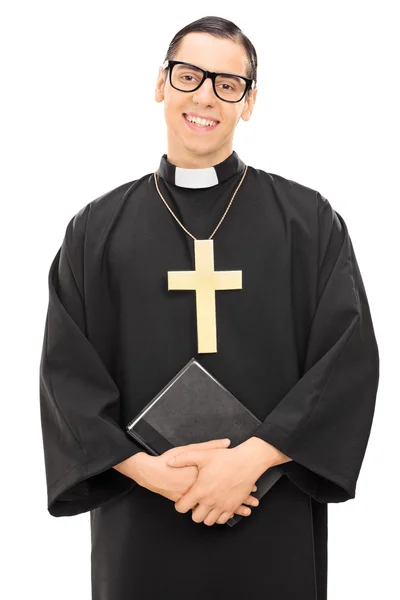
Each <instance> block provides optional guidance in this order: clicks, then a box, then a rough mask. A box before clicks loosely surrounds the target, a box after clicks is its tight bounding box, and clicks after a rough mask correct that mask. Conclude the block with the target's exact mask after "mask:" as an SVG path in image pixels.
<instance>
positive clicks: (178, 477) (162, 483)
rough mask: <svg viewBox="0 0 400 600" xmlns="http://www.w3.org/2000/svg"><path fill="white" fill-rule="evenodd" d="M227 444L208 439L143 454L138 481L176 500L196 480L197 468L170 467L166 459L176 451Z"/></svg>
mask: <svg viewBox="0 0 400 600" xmlns="http://www.w3.org/2000/svg"><path fill="white" fill-rule="evenodd" d="M229 444H230V441H229ZM229 444H224V443H223V441H222V440H210V441H207V442H201V443H198V444H189V445H186V446H177V447H175V448H170V449H169V450H167V451H166V452H164V453H163V454H161V455H160V456H150V455H148V454H144V455H143V457H142V459H141V462H140V464H139V465H138V469H139V472H140V476H139V478H138V483H139V484H140V485H141V486H142V487H145V488H146V489H148V490H150V491H151V492H154V493H156V494H160V495H161V496H164V497H165V498H168V499H169V500H172V501H174V502H177V501H178V500H180V499H181V498H182V496H183V495H184V494H185V493H186V492H187V491H188V490H189V489H190V488H191V486H192V485H193V483H194V482H195V481H196V479H197V475H198V468H197V467H196V466H188V467H186V468H183V469H171V467H169V466H168V465H167V459H168V458H170V456H172V455H173V454H174V453H176V452H177V451H191V450H194V449H196V451H197V452H204V451H205V450H210V449H216V448H226V447H227V445H229Z"/></svg>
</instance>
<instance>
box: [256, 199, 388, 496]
mask: <svg viewBox="0 0 400 600" xmlns="http://www.w3.org/2000/svg"><path fill="white" fill-rule="evenodd" d="M317 196H318V199H319V205H318V211H319V212H318V215H319V240H318V290H317V301H316V310H315V313H314V316H313V320H312V325H311V328H310V332H309V338H308V345H307V353H306V359H305V367H304V370H303V373H302V376H301V378H300V379H299V380H298V381H297V383H296V384H295V385H294V386H293V387H292V388H291V389H290V390H289V391H288V392H287V393H286V394H285V396H284V397H283V398H282V399H281V400H280V401H279V402H278V404H277V405H276V407H275V408H274V409H273V410H272V411H271V412H270V413H269V415H268V416H267V417H266V419H265V420H264V421H263V422H262V423H261V425H260V426H259V427H258V428H257V430H256V431H255V432H254V434H253V435H254V436H256V437H259V438H260V439H263V440H264V441H266V442H269V443H270V444H272V445H273V446H275V447H276V448H278V450H280V451H281V452H283V453H284V454H286V455H287V456H288V457H289V458H291V459H292V462H287V463H284V464H282V465H280V467H279V468H280V469H281V470H282V471H283V472H284V473H285V474H286V475H287V476H288V477H289V478H290V479H291V480H292V481H293V482H294V483H295V484H296V485H298V487H299V488H301V489H302V490H303V491H304V492H306V493H308V494H309V495H311V496H312V497H313V498H314V499H315V500H318V501H319V502H343V501H346V500H349V499H352V498H354V497H355V491H356V483H357V479H358V476H359V473H360V469H361V465H362V462H363V459H364V455H365V451H366V447H367V443H368V439H369V435H370V430H371V426H372V420H373V415H374V410H375V401H376V394H377V389H378V380H379V355H378V347H377V342H376V339H375V334H374V329H373V324H372V320H371V314H370V309H369V305H368V301H367V296H366V292H365V288H364V285H363V281H362V278H361V274H360V270H359V267H358V264H357V260H356V257H355V254H354V249H353V245H352V242H351V239H350V237H349V233H348V230H347V226H346V223H345V222H344V220H343V218H342V217H341V216H340V215H339V214H338V213H337V212H336V211H334V210H333V208H332V207H331V205H330V203H329V202H328V200H326V199H325V198H324V197H323V196H322V195H320V194H317Z"/></svg>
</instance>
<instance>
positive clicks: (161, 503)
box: [40, 17, 379, 600]
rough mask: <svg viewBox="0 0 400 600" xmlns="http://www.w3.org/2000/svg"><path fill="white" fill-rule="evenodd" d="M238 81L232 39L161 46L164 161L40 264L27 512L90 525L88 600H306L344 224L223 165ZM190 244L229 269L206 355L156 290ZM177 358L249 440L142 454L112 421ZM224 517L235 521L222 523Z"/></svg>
mask: <svg viewBox="0 0 400 600" xmlns="http://www.w3.org/2000/svg"><path fill="white" fill-rule="evenodd" d="M256 69H257V57H256V52H255V50H254V47H253V45H252V44H251V42H250V41H249V40H248V38H247V37H245V36H244V35H243V34H242V32H241V31H240V30H239V29H238V28H237V27H236V26H235V25H234V24H233V23H231V22H229V21H227V20H225V19H220V18H216V17H205V18H203V19H199V20H198V21H195V22H194V23H191V24H190V25H188V26H187V27H185V28H184V29H183V30H181V31H180V32H179V33H178V34H177V35H176V36H175V38H174V39H173V40H172V42H171V44H170V47H169V50H168V53H167V56H166V62H165V63H164V65H163V66H162V67H161V68H160V71H159V75H158V79H157V84H156V92H155V97H156V101H157V102H163V103H164V113H165V121H166V124H167V132H168V152H167V154H166V155H165V154H164V155H163V156H162V158H161V162H160V165H159V167H158V170H157V171H156V173H151V174H146V175H144V176H143V177H141V178H140V179H137V180H135V181H131V182H129V183H125V184H122V185H120V186H119V187H117V188H116V189H114V190H112V191H110V192H108V193H106V194H105V195H103V196H101V197H100V198H97V199H96V200H93V201H92V202H90V203H89V204H87V205H86V206H84V207H83V208H82V209H81V210H80V211H79V212H78V213H77V214H76V215H75V216H74V217H73V218H72V219H71V221H70V222H69V224H68V226H67V229H66V234H65V238H64V241H63V244H62V246H61V248H60V250H59V251H58V253H57V255H56V256H55V258H54V260H53V262H52V265H51V267H50V272H49V294H50V298H49V308H48V314H47V319H46V327H45V336H44V344H43V353H42V360H41V365H40V375H41V379H40V384H41V385H40V392H41V417H42V431H43V443H44V453H45V463H46V476H47V485H48V510H49V512H50V514H52V515H54V516H69V515H74V514H78V513H82V512H85V511H90V517H91V532H92V590H93V592H92V593H93V596H92V598H93V599H94V600H100V599H102V600H127V598H140V599H141V600H144V599H150V598H151V599H155V598H161V597H166V598H173V599H174V600H181V599H183V598H185V599H186V598H191V599H192V600H193V599H200V598H201V599H203V598H212V599H214V598H230V599H239V598H240V599H243V598H256V597H263V598H264V597H265V598H271V600H288V599H291V600H293V599H294V598H296V600H303V599H304V600H315V599H318V600H323V599H324V598H326V595H327V564H326V562H327V504H328V503H329V502H343V501H346V500H349V499H352V498H354V497H355V487H356V481H357V478H358V475H359V472H360V468H361V464H362V461H363V457H364V453H365V450H366V446H367V442H368V438H369V434H370V429H371V425H372V419H373V413H374V406H375V398H376V392H377V387H378V377H379V357H378V348H377V344H376V340H375V335H374V330H373V325H372V321H371V315H370V311H369V306H368V302H367V297H366V293H365V289H364V286H363V282H362V279H361V274H360V271H359V268H358V265H357V261H356V257H355V254H354V250H353V246H352V243H351V240H350V237H349V234H348V231H347V227H346V224H345V222H344V220H343V218H342V217H341V216H340V215H339V214H338V213H337V212H335V211H334V210H333V208H332V207H331V205H330V203H329V202H328V200H327V199H325V198H324V197H323V196H322V195H321V194H320V193H319V192H317V191H315V190H312V189H310V188H308V187H305V186H303V185H301V184H299V183H296V182H294V181H291V180H289V179H285V178H284V177H282V176H279V175H275V174H271V173H267V172H265V171H263V170H260V169H255V168H253V167H250V166H247V165H245V164H244V163H243V162H242V160H241V159H240V158H239V156H238V155H237V153H236V152H234V151H233V135H234V131H235V127H236V125H237V123H238V122H239V120H240V119H243V120H244V121H248V120H249V119H250V117H251V114H252V110H253V106H254V102H255V100H256V96H257V89H256V87H255V82H256ZM216 73H218V75H216ZM210 239H212V240H213V242H214V248H213V252H214V260H215V265H214V267H215V271H229V270H240V271H241V272H242V286H241V287H238V286H236V288H234V287H232V289H223V290H217V291H216V292H215V297H216V319H215V321H216V322H215V323H214V324H215V325H216V332H217V338H216V339H213V338H212V336H210V337H211V339H209V337H207V336H205V337H204V324H202V323H199V322H198V315H196V293H197V292H195V291H193V289H189V288H188V289H179V290H177V289H169V287H168V274H169V273H170V272H172V271H181V272H184V271H191V270H193V269H194V266H195V262H196V259H197V258H198V256H200V250H199V246H196V241H197V240H203V241H204V240H210ZM208 247H210V246H208ZM197 252H199V254H198V255H197ZM216 341H217V342H218V343H216ZM193 356H195V357H196V359H197V360H198V361H199V362H200V363H201V364H202V365H203V366H204V367H205V368H206V369H207V370H208V371H210V372H211V373H212V374H213V375H214V376H215V377H216V379H218V380H219V381H220V382H221V383H222V384H223V385H225V386H226V387H227V388H228V389H229V390H230V391H231V392H232V393H233V394H234V395H235V396H236V397H237V398H239V399H240V401H241V402H243V404H244V405H245V406H246V407H247V408H248V409H249V410H250V411H251V412H252V413H253V414H254V415H255V416H256V417H258V419H259V420H260V422H261V424H260V426H259V427H258V428H257V429H256V430H255V431H254V434H253V436H251V437H249V439H247V440H246V441H245V442H243V443H242V444H240V445H237V446H236V447H232V448H230V447H229V445H224V443H223V441H222V440H208V439H206V440H199V443H198V444H192V445H190V446H181V447H178V448H173V449H171V450H169V451H168V452H165V453H164V454H162V455H160V456H152V455H150V454H149V453H147V452H146V451H144V448H143V447H141V446H140V445H139V444H137V443H136V442H135V441H134V440H133V439H132V438H131V437H130V436H129V435H128V433H127V432H126V429H125V428H126V425H127V423H128V422H130V421H131V420H132V419H133V418H134V417H135V415H137V414H138V413H139V411H140V410H141V409H142V408H143V407H144V406H145V405H146V404H147V403H148V402H149V401H150V400H151V399H152V398H153V397H154V396H155V395H156V394H157V393H158V392H159V391H160V390H161V389H162V388H163V387H164V386H165V385H166V384H167V383H168V382H169V381H170V380H171V379H172V378H173V377H174V376H175V374H176V373H177V372H178V371H179V370H180V369H181V368H182V367H183V366H184V365H185V364H186V363H187V362H188V361H189V360H190V359H191V358H192V357H193ZM173 457H175V462H171V461H170V460H169V459H171V458H173ZM277 465H280V466H281V467H282V469H284V476H283V477H281V478H280V479H279V480H278V481H277V482H276V483H275V485H274V486H273V487H272V488H271V489H270V490H269V492H268V493H267V494H266V495H265V496H264V497H263V498H262V499H261V501H260V502H259V503H258V502H257V501H256V500H255V498H254V496H252V493H254V491H255V490H256V487H255V482H256V481H257V480H258V478H259V477H260V476H261V475H262V474H263V473H264V472H265V471H266V470H268V469H269V468H271V467H273V466H277ZM246 509H247V510H248V512H247V513H246ZM234 514H238V515H242V516H244V517H246V518H245V519H242V520H241V521H240V522H238V523H237V524H236V525H235V526H234V527H231V528H229V527H228V526H226V525H225V526H221V525H224V524H225V523H226V522H227V520H228V519H229V518H230V517H231V516H232V515H234Z"/></svg>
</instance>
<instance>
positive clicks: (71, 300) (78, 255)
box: [40, 205, 144, 516]
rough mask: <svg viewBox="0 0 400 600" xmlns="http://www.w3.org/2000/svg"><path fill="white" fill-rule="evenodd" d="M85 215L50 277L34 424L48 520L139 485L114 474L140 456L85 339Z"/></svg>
mask: <svg viewBox="0 0 400 600" xmlns="http://www.w3.org/2000/svg"><path fill="white" fill-rule="evenodd" d="M88 211H89V205H87V207H84V208H83V209H81V211H80V212H79V213H77V215H75V216H74V217H73V218H72V219H71V221H70V222H69V224H68V226H67V229H66V232H65V237H64V240H63V243H62V246H61V248H60V249H59V251H58V252H57V254H56V256H55V257H54V260H53V262H52V264H51V266H50V271H49V276H48V286H49V303H48V310H47V316H46V321H45V328H44V339H43V347H42V354H41V360H40V417H41V426H42V437H43V449H44V461H45V471H46V482H47V497H48V511H49V512H50V514H51V515H53V516H70V515H75V514H78V513H83V512H86V511H89V510H92V509H94V508H96V507H98V506H100V505H101V504H104V503H105V502H107V501H108V500H111V499H112V498H115V497H117V496H119V495H121V494H124V493H127V492H128V491H129V490H131V489H132V488H133V487H134V486H135V485H137V483H136V482H135V481H134V480H133V479H131V478H129V477H127V476H125V475H123V474H122V473H120V472H119V471H117V470H116V469H113V468H112V467H113V466H114V465H116V464H118V463H120V462H122V461H123V460H125V459H127V458H128V457H130V456H132V455H133V454H136V453H137V452H143V451H144V450H143V448H141V447H140V446H139V445H138V444H136V443H135V442H134V440H133V439H132V438H131V437H130V436H129V434H128V433H126V432H125V430H124V429H122V427H121V425H120V423H119V415H120V401H121V399H120V393H119V390H118V388H117V385H116V383H115V382H114V380H113V379H112V377H111V375H110V373H109V372H108V371H107V369H106V367H105V365H104V363H103V362H102V360H101V358H100V356H99V354H98V353H97V352H96V349H95V348H94V347H93V345H92V344H91V343H90V341H89V339H88V338H87V336H86V335H85V332H86V327H85V298H84V274H83V268H84V267H83V265H84V247H85V231H86V229H85V227H86V223H87V215H88ZM99 301H100V299H99Z"/></svg>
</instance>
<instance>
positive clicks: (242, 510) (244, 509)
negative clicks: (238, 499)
mask: <svg viewBox="0 0 400 600" xmlns="http://www.w3.org/2000/svg"><path fill="white" fill-rule="evenodd" d="M235 514H237V515H241V516H242V517H248V516H250V515H251V508H249V507H248V506H243V504H242V505H241V506H239V508H237V509H236V510H235Z"/></svg>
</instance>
